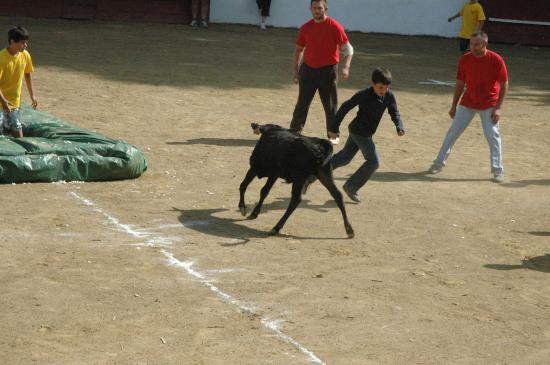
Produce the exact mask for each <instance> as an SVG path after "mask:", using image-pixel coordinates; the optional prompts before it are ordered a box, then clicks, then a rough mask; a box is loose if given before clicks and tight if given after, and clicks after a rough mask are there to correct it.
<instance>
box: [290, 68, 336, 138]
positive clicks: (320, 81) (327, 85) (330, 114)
mask: <svg viewBox="0 0 550 365" xmlns="http://www.w3.org/2000/svg"><path fill="white" fill-rule="evenodd" d="M298 75H299V88H300V91H299V93H298V101H297V102H296V107H295V108H294V114H293V115H292V122H290V128H291V129H294V130H297V131H301V130H302V129H304V125H305V124H306V118H307V113H308V111H309V106H310V105H311V101H312V100H313V97H314V96H315V92H316V91H317V90H319V96H320V97H321V102H322V103H323V108H324V109H325V118H326V124H327V131H328V130H329V127H330V126H331V125H332V122H333V120H334V117H335V116H336V111H337V107H338V90H337V75H338V65H332V66H326V67H321V68H311V67H309V66H308V65H306V64H305V63H303V64H302V66H300V70H299V72H298Z"/></svg>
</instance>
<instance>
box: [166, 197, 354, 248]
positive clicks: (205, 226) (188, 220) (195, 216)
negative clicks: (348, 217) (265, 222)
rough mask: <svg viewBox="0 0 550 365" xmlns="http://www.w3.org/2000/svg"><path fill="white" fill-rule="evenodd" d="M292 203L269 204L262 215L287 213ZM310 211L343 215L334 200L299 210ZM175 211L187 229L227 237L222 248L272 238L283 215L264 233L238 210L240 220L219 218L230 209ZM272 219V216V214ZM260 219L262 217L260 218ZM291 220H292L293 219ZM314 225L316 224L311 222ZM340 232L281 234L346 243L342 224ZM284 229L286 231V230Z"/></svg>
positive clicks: (305, 204) (307, 203)
mask: <svg viewBox="0 0 550 365" xmlns="http://www.w3.org/2000/svg"><path fill="white" fill-rule="evenodd" d="M289 202H290V199H289V198H284V199H281V198H277V200H275V201H274V202H272V203H270V204H264V205H263V208H262V214H264V213H265V212H266V211H271V210H277V211H280V212H281V216H282V212H283V211H284V210H286V208H287V206H288V204H289ZM253 207H254V205H252V204H251V205H249V206H248V208H249V211H252V209H253ZM304 208H305V209H311V210H314V211H318V212H328V211H329V210H334V213H335V214H338V215H340V212H339V211H338V207H337V206H336V203H335V202H334V201H333V200H328V201H326V202H325V203H324V204H322V205H316V204H311V203H310V201H309V200H305V199H304V200H302V202H301V203H300V205H299V206H298V208H297V209H304ZM173 209H174V210H175V211H177V212H179V213H180V216H179V217H178V220H179V221H180V223H181V224H182V225H183V226H185V227H186V228H189V229H192V230H195V231H197V232H200V233H203V234H207V235H211V236H216V237H221V238H224V239H225V240H226V241H229V242H226V243H222V244H220V245H221V246H238V245H243V244H246V243H248V242H249V241H250V240H251V239H253V238H266V237H269V234H268V232H269V230H270V229H271V228H272V227H273V226H274V225H275V223H277V221H278V220H279V219H280V218H281V216H278V215H276V216H274V217H273V222H271V223H270V224H271V226H268V227H266V229H265V231H263V230H258V229H255V228H251V227H248V226H247V225H246V223H247V221H248V220H247V219H246V217H243V216H241V214H240V213H239V211H238V210H237V209H235V210H234V215H233V216H234V217H238V218H223V217H220V216H219V213H225V212H231V211H233V210H231V209H225V208H217V209H179V208H173ZM272 216H273V215H272ZM258 219H261V215H260V218H258ZM290 219H292V217H291V218H290ZM311 223H312V224H313V222H311ZM337 228H339V229H341V230H342V236H340V237H305V236H294V235H286V234H279V235H278V236H279V237H289V238H294V239H299V240H319V239H330V240H340V239H341V240H347V239H348V238H347V237H346V236H345V232H344V228H343V223H342V227H340V225H338V227H337ZM283 229H284V228H283Z"/></svg>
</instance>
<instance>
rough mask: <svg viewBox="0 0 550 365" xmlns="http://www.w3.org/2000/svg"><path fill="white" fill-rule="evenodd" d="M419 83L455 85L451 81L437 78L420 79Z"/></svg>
mask: <svg viewBox="0 0 550 365" xmlns="http://www.w3.org/2000/svg"><path fill="white" fill-rule="evenodd" d="M418 83H419V84H423V85H443V86H453V87H454V86H455V83H454V82H452V81H448V82H447V81H439V80H432V79H428V81H420V82H418Z"/></svg>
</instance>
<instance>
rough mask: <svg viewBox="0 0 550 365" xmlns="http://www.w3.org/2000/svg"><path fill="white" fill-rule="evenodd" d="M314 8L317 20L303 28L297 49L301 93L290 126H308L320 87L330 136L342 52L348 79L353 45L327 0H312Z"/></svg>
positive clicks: (295, 71)
mask: <svg viewBox="0 0 550 365" xmlns="http://www.w3.org/2000/svg"><path fill="white" fill-rule="evenodd" d="M310 10H311V15H312V16H313V19H311V20H310V21H308V22H307V23H305V24H304V25H302V27H301V28H300V31H299V33H298V38H297V40H296V49H295V50H294V63H293V79H294V82H295V83H298V84H299V94H298V101H297V103H296V107H295V108H294V114H293V116H292V122H291V123H290V128H292V129H294V130H297V131H301V130H302V129H303V128H304V125H305V123H306V118H307V113H308V110H309V106H310V104H311V101H312V100H313V97H314V96H315V92H316V91H317V90H319V96H320V97H321V102H322V103H323V108H324V109H325V117H326V127H327V135H328V131H329V130H330V127H331V126H332V123H333V120H334V117H335V116H336V111H337V109H338V90H337V75H338V62H339V61H340V54H339V52H340V51H341V52H342V54H343V56H344V58H343V61H342V70H341V78H342V80H347V79H348V77H349V68H350V64H351V58H352V56H353V47H352V46H351V44H350V43H349V40H348V36H347V35H346V32H345V31H344V28H343V27H342V26H341V25H340V23H338V22H337V21H336V20H334V19H332V18H331V17H329V16H327V10H328V7H327V2H326V0H312V1H311V3H310ZM300 64H301V65H300Z"/></svg>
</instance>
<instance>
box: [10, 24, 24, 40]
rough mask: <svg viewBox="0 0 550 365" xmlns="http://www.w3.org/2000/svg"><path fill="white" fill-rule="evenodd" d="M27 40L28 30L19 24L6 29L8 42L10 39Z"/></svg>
mask: <svg viewBox="0 0 550 365" xmlns="http://www.w3.org/2000/svg"><path fill="white" fill-rule="evenodd" d="M23 40H25V41H28V40H29V32H27V30H26V29H25V28H23V27H21V26H17V27H13V28H11V29H10V30H9V31H8V43H11V41H14V42H20V41H23Z"/></svg>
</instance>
